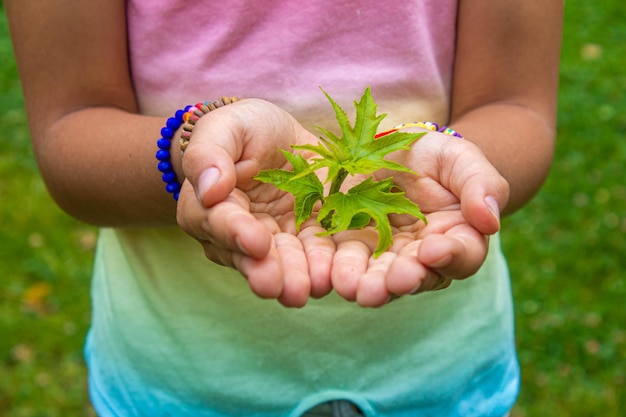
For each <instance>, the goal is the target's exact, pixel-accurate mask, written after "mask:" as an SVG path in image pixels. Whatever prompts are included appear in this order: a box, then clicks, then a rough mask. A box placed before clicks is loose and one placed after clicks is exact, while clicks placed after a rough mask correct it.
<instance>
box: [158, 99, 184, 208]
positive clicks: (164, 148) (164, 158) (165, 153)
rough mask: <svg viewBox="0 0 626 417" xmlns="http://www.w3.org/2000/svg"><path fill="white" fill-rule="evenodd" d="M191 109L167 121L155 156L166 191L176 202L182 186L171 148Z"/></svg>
mask: <svg viewBox="0 0 626 417" xmlns="http://www.w3.org/2000/svg"><path fill="white" fill-rule="evenodd" d="M190 108H191V105H189V106H186V107H185V108H184V109H181V110H177V111H176V113H174V116H173V117H170V118H169V119H167V121H166V122H165V126H163V127H162V128H161V137H160V138H159V140H157V142H156V144H157V147H158V148H159V150H158V151H157V152H156V155H155V156H156V159H157V161H159V163H158V165H157V169H158V170H159V171H161V174H162V175H161V179H162V180H163V182H164V183H165V191H167V192H168V193H170V194H172V196H173V197H174V200H176V201H178V195H179V194H180V187H181V184H180V182H179V181H178V178H177V177H176V173H175V172H174V166H173V165H172V162H171V161H170V158H171V153H170V148H171V146H172V138H173V137H174V135H175V134H176V131H177V130H178V128H179V127H180V126H181V125H182V124H183V114H185V113H186V112H187V111H188V110H189V109H190Z"/></svg>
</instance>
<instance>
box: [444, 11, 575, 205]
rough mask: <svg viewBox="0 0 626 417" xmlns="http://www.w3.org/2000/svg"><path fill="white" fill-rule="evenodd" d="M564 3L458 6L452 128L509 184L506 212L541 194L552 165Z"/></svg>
mask: <svg viewBox="0 0 626 417" xmlns="http://www.w3.org/2000/svg"><path fill="white" fill-rule="evenodd" d="M562 9H563V1H562V0H550V1H547V2H513V1H509V0H500V1H495V2H494V1H489V0H473V1H469V2H463V1H461V2H459V18H458V35H457V51H456V61H455V71H454V79H453V96H452V114H451V124H452V125H453V126H454V128H455V130H457V131H459V132H462V134H463V136H465V137H466V138H468V139H469V140H471V141H473V142H474V143H476V144H477V145H478V146H479V147H480V148H481V149H482V151H483V152H484V153H485V155H486V156H487V158H488V159H489V160H490V162H491V163H492V164H493V165H494V166H495V167H496V168H497V169H498V171H499V172H500V173H501V174H502V176H504V178H505V179H506V180H507V181H508V182H509V186H510V190H511V194H510V198H509V203H508V205H507V206H506V207H501V208H502V209H503V213H504V214H510V213H512V212H514V211H515V210H517V209H519V208H520V207H522V206H523V205H524V204H525V203H526V202H527V201H528V200H529V199H530V198H532V196H533V195H534V194H535V193H536V192H537V191H538V189H539V187H540V186H541V184H542V182H543V180H544V179H545V177H546V175H547V172H548V169H549V167H550V164H551V160H552V155H553V148H554V139H555V124H556V102H557V87H558V71H559V53H560V47H561V27H562V16H563V10H562Z"/></svg>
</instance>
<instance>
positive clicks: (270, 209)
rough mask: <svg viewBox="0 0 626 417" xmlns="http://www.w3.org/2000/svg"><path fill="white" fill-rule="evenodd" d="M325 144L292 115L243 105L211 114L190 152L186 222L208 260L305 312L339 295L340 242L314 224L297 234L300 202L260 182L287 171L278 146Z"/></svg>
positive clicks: (181, 219) (181, 216)
mask: <svg viewBox="0 0 626 417" xmlns="http://www.w3.org/2000/svg"><path fill="white" fill-rule="evenodd" d="M316 142H317V139H316V138H315V137H314V136H313V135H312V134H311V133H310V132H308V131H307V130H306V129H304V128H303V127H302V126H301V125H300V124H299V123H297V122H296V121H295V119H294V118H293V117H291V116H290V115H289V114H288V113H286V112H285V111H283V110H281V109H279V108H278V107H276V106H274V105H273V104H271V103H268V102H265V101H262V100H254V99H248V100H242V101H239V102H236V103H233V104H230V105H228V106H225V107H223V108H220V109H219V110H216V111H213V112H210V113H208V114H207V115H205V116H203V117H202V118H201V119H200V120H199V121H198V122H197V124H196V125H195V126H194V131H193V138H192V140H191V142H190V144H189V146H188V147H187V150H186V151H185V155H184V158H183V171H184V173H185V177H186V178H187V179H186V180H185V181H184V183H183V187H182V190H181V193H180V197H179V200H178V206H177V220H178V223H179V225H180V226H181V227H182V228H183V229H184V230H185V231H186V232H187V233H188V234H189V235H191V236H192V237H194V238H195V239H196V240H198V241H199V242H200V243H201V244H202V246H203V248H204V251H205V254H206V256H207V258H209V259H210V260H212V261H214V262H217V263H219V264H222V265H227V266H230V267H233V268H236V269H237V270H239V271H240V272H241V273H242V274H243V275H244V276H245V277H246V278H247V279H248V282H249V285H250V287H251V289H252V291H253V292H254V293H255V294H257V295H258V296H260V297H263V298H277V299H278V300H279V301H280V302H281V303H282V304H284V305H286V306H294V307H299V306H303V305H304V304H306V302H307V300H308V298H309V297H311V296H312V297H322V296H324V295H326V294H328V293H329V292H330V291H331V283H330V268H331V264H332V258H333V255H334V253H335V245H334V243H333V241H332V239H331V238H330V237H318V236H316V234H317V233H318V232H320V231H322V229H321V227H320V226H318V225H316V224H315V223H314V222H312V221H310V222H308V223H306V224H304V225H303V226H302V228H301V230H300V233H296V230H295V221H294V218H295V217H294V213H293V210H294V207H293V198H292V196H291V195H290V194H288V193H286V192H283V191H280V190H278V189H277V188H275V187H274V186H273V185H269V184H264V183H261V182H259V181H255V180H253V179H252V178H253V177H254V176H255V175H256V174H257V173H258V172H259V170H262V169H268V168H280V167H284V168H285V169H287V168H288V167H287V162H286V161H285V159H284V157H283V156H282V154H281V153H280V152H278V151H277V149H278V148H282V149H287V150H288V149H291V148H290V145H292V144H304V143H316Z"/></svg>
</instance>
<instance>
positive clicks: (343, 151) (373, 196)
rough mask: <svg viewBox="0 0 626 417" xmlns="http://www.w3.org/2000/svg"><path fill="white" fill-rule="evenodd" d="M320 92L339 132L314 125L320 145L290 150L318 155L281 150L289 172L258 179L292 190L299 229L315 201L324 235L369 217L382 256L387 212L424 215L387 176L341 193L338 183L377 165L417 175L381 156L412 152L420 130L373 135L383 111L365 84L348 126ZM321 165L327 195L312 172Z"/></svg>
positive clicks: (389, 239)
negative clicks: (398, 152)
mask: <svg viewBox="0 0 626 417" xmlns="http://www.w3.org/2000/svg"><path fill="white" fill-rule="evenodd" d="M322 91H323V92H324V94H325V95H326V97H327V98H328V101H329V102H330V104H331V106H332V107H333V109H334V111H335V116H336V118H337V122H338V124H339V127H340V129H341V136H338V135H336V134H334V133H332V132H330V131H329V130H326V129H324V128H321V127H318V129H319V130H320V131H321V132H322V133H323V134H324V136H325V137H321V138H320V142H319V143H318V144H306V145H292V148H293V149H294V150H301V151H309V152H312V153H315V154H317V156H316V157H313V158H310V159H309V160H308V161H307V160H305V159H304V158H303V157H302V156H301V155H294V154H292V153H290V152H287V151H284V150H281V151H282V152H283V154H284V155H285V158H287V160H288V161H289V162H290V163H291V164H292V165H293V167H294V170H293V172H292V171H285V170H267V171H261V172H260V173H259V175H258V176H257V177H256V179H258V180H259V181H264V182H267V183H273V184H274V185H276V187H278V188H279V189H281V190H284V191H287V192H290V193H292V194H294V196H295V207H294V210H295V212H296V227H297V228H298V230H299V228H300V225H301V224H302V222H304V221H305V220H306V219H308V218H309V217H310V216H311V214H312V212H313V207H314V205H315V203H317V201H321V202H322V205H321V209H320V212H319V213H318V217H317V221H318V222H319V223H320V224H321V225H322V227H324V228H325V229H326V230H327V234H334V233H337V232H340V231H343V230H348V229H359V228H363V227H365V226H367V225H368V224H370V223H372V221H373V222H374V223H375V224H376V230H378V233H379V241H378V245H377V247H376V250H375V252H374V256H375V257H377V256H380V254H381V253H383V252H384V251H385V250H387V249H388V248H389V247H390V246H391V244H392V243H393V235H392V229H391V224H390V222H389V218H388V215H389V214H392V213H397V214H411V215H413V216H415V217H417V218H419V219H421V220H423V221H424V222H426V218H425V217H424V215H423V214H422V212H421V211H420V209H419V207H417V205H415V204H414V203H413V202H411V201H410V200H409V199H407V198H406V197H405V196H404V192H403V191H402V190H399V189H398V188H397V187H395V186H394V184H393V182H392V180H391V179H386V180H383V181H380V182H376V181H374V180H373V179H372V178H368V179H366V180H365V181H364V182H362V183H361V184H359V185H356V186H355V187H353V188H352V189H350V190H349V191H348V192H347V193H346V194H343V193H341V192H340V191H339V190H340V187H341V185H342V183H343V181H344V180H345V178H346V177H347V176H348V175H357V174H358V175H370V174H373V173H374V172H376V171H379V170H381V169H385V170H393V171H400V172H406V173H412V174H415V172H413V171H412V170H411V169H409V168H408V167H405V166H403V165H401V164H399V163H397V162H393V161H389V160H387V159H385V158H386V156H387V155H389V154H390V153H392V152H395V151H399V150H410V146H411V144H412V143H413V142H415V141H416V140H417V139H419V138H420V137H421V136H423V135H424V133H406V132H394V133H391V134H388V135H385V136H382V137H381V138H378V139H376V130H377V129H378V127H379V125H380V122H381V121H382V120H383V119H384V118H385V116H386V115H385V114H381V115H377V114H376V109H377V105H376V103H375V102H374V99H373V98H372V94H371V91H370V89H369V87H368V88H366V89H365V92H364V93H363V95H362V97H361V99H360V100H359V101H358V102H355V103H354V106H355V108H356V117H355V122H354V126H352V125H351V124H350V121H349V120H348V116H347V114H346V112H345V111H344V110H343V109H342V108H341V107H340V106H339V105H338V104H337V103H336V102H335V101H334V100H333V99H332V98H331V97H330V96H329V95H328V94H327V93H326V92H325V91H324V90H323V89H322ZM322 168H324V169H327V170H328V174H327V175H328V176H327V178H326V181H325V182H326V183H328V182H330V183H331V184H330V188H329V195H328V196H326V197H325V196H324V194H323V193H324V187H323V185H322V183H321V182H320V180H319V179H318V178H317V176H316V175H315V172H317V171H318V170H320V169H322Z"/></svg>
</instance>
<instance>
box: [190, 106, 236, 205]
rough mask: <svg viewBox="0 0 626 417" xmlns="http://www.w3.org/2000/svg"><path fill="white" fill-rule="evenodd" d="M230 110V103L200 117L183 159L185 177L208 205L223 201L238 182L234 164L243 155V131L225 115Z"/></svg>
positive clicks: (203, 202) (201, 199) (202, 201)
mask: <svg viewBox="0 0 626 417" xmlns="http://www.w3.org/2000/svg"><path fill="white" fill-rule="evenodd" d="M235 104H237V103H235ZM235 104H233V105H232V106H234V105H235ZM228 111H232V109H229V108H228V106H227V107H223V108H219V109H217V110H215V111H213V112H211V113H209V114H207V115H205V116H203V117H202V118H200V120H198V122H197V123H196V124H195V126H194V131H193V140H191V141H190V142H189V145H188V147H187V149H186V150H185V155H184V157H183V160H182V163H183V171H184V173H185V177H186V178H187V180H189V182H190V183H191V185H192V186H193V188H194V190H195V191H196V195H197V198H198V200H199V201H200V202H201V203H202V205H203V206H205V207H211V206H212V205H213V204H215V203H217V202H219V201H221V200H223V199H224V198H225V197H226V196H228V194H230V192H231V191H232V190H233V188H234V187H235V185H236V183H237V175H236V170H235V163H236V162H237V161H239V158H240V157H241V153H242V149H243V146H244V143H243V137H244V132H243V131H242V127H241V126H239V125H237V123H236V122H235V119H233V118H230V117H227V115H225V113H226V112H228Z"/></svg>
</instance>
